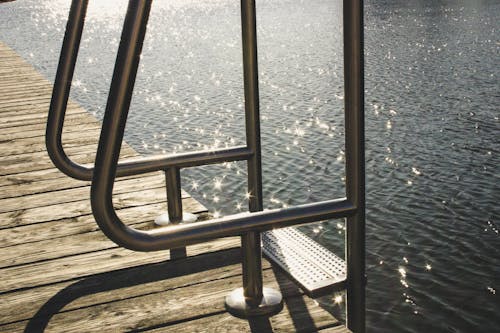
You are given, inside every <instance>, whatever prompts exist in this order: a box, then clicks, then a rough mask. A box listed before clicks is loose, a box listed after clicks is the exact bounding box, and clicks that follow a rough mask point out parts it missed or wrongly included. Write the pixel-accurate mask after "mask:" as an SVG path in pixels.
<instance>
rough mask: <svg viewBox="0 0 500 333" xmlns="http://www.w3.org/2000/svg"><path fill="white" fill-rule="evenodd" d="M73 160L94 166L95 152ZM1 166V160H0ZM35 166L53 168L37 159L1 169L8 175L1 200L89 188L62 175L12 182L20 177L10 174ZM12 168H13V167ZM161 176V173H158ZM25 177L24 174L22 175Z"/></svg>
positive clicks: (42, 160)
mask: <svg viewBox="0 0 500 333" xmlns="http://www.w3.org/2000/svg"><path fill="white" fill-rule="evenodd" d="M133 156H134V155H127V154H124V155H123V158H131V157H133ZM71 158H72V160H74V161H76V162H78V163H80V164H84V165H87V166H89V167H90V166H92V163H93V162H94V159H95V154H94V152H92V153H88V154H84V155H76V156H74V155H73V156H71ZM0 164H1V160H0ZM30 164H32V165H33V170H42V171H43V170H44V169H48V168H51V167H52V168H53V165H52V162H50V161H47V160H46V159H37V160H35V161H34V162H30V161H29V160H28V161H26V162H23V163H18V164H13V165H8V166H7V167H3V166H2V167H0V175H1V174H2V173H3V172H5V173H7V175H4V176H2V177H0V180H6V181H4V182H2V184H4V185H3V186H0V199H4V198H15V197H20V196H25V195H29V194H37V193H42V192H53V191H56V190H65V189H70V188H75V187H81V186H87V185H89V183H88V182H83V181H81V180H77V179H73V178H71V177H68V176H66V175H63V174H62V173H61V174H60V177H57V178H52V177H51V178H45V177H43V176H42V177H38V178H35V180H34V181H27V180H26V181H23V180H19V179H18V180H17V181H16V180H12V179H10V178H11V177H16V176H19V174H11V173H9V172H16V171H19V172H25V171H27V170H30V169H29V165H30ZM16 165H18V166H19V168H18V169H17V170H16V169H15V166H16ZM11 166H12V167H11ZM158 174H159V173H158ZM21 175H24V174H21ZM150 175H151V174H146V175H138V176H130V177H127V179H128V178H137V177H146V178H148V177H150ZM8 179H10V180H11V183H8V182H7V181H8ZM122 179H123V178H118V179H117V181H120V180H122Z"/></svg>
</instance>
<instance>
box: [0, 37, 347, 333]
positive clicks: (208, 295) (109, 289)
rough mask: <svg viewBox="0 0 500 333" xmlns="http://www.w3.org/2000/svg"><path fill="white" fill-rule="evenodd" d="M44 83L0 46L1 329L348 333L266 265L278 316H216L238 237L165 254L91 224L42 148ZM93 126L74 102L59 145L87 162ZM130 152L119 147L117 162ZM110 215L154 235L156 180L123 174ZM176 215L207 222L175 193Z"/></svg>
mask: <svg viewBox="0 0 500 333" xmlns="http://www.w3.org/2000/svg"><path fill="white" fill-rule="evenodd" d="M51 89H52V87H51V84H50V83H49V82H48V81H47V80H46V79H44V78H43V77H42V76H41V75H40V74H39V73H37V72H36V71H35V70H34V69H33V68H32V67H31V65H29V64H27V63H26V62H25V61H24V60H22V59H21V58H20V57H19V56H18V55H17V54H16V53H15V52H13V51H12V50H11V49H10V48H8V47H7V46H6V45H4V44H2V43H1V42H0V332H9V333H10V332H23V331H24V332H42V331H45V330H46V331H48V332H91V331H101V332H124V331H141V332H142V331H148V332H249V331H251V332H337V333H340V332H348V330H347V329H345V327H344V326H342V325H341V324H340V323H339V322H338V321H337V320H336V319H335V318H334V317H333V316H332V315H331V314H330V313H329V312H327V311H326V310H325V309H323V308H322V307H320V306H319V305H318V303H317V302H315V301H314V300H312V299H310V298H308V297H306V296H304V295H303V293H302V292H301V291H300V289H298V288H297V287H296V286H295V285H294V284H292V283H291V282H290V281H289V280H287V279H286V278H285V277H284V276H283V275H282V274H281V273H280V272H279V271H277V270H276V269H274V268H273V267H271V266H270V264H269V263H268V262H267V261H265V260H264V263H263V265H264V278H265V285H268V286H273V287H274V288H277V289H279V290H281V291H282V293H283V295H284V297H285V309H284V310H283V311H282V312H281V313H280V314H278V315H276V316H274V317H272V318H270V319H255V320H251V321H247V320H241V319H237V318H234V317H232V316H231V315H229V314H228V313H226V312H225V310H224V297H225V296H226V295H227V294H228V293H229V292H230V291H231V290H233V289H234V288H236V287H239V286H241V265H240V253H239V239H237V238H226V239H221V240H217V241H213V242H210V243H204V244H199V245H195V246H190V247H188V249H187V252H188V258H186V259H179V260H172V261H169V251H161V252H150V253H142V252H133V251H129V250H126V249H123V248H119V247H117V246H116V245H115V244H114V243H112V242H111V241H109V240H108V239H107V238H106V237H105V236H104V235H103V234H102V233H101V232H100V231H99V229H98V227H97V225H96V223H95V221H94V219H93V216H92V214H91V209H90V200H89V194H90V187H89V183H88V182H82V181H77V180H74V179H71V178H69V177H67V176H65V175H63V174H62V173H61V172H59V171H58V170H57V169H55V168H54V166H53V165H52V163H51V161H50V159H49V157H48V156H47V153H46V151H45V145H44V132H45V121H46V115H47V110H48V107H49V102H50V94H51ZM99 132H100V124H99V122H98V121H97V120H96V119H95V118H93V117H92V116H91V115H90V114H89V113H87V112H86V111H85V110H84V109H82V108H81V107H79V106H78V105H77V104H75V103H73V102H71V103H70V104H69V107H68V115H67V117H66V122H65V132H64V134H63V142H64V146H65V149H66V151H67V152H68V154H69V155H70V156H71V157H72V159H74V160H75V161H78V162H80V163H92V162H93V159H94V154H95V150H96V145H97V138H98V136H99ZM134 155H137V153H136V152H135V151H134V150H133V149H132V148H131V147H130V146H126V145H124V147H123V148H122V156H123V157H129V156H134ZM114 192H115V196H114V197H115V199H114V202H115V206H116V207H117V209H118V215H119V216H120V217H121V218H122V219H123V220H124V221H127V223H130V224H133V225H134V227H135V228H153V227H154V226H153V223H152V222H151V221H153V219H154V218H155V217H156V216H157V215H158V214H159V213H162V212H165V211H166V209H167V205H166V198H165V197H166V195H165V179H164V175H163V174H161V173H154V174H147V175H141V176H136V177H128V178H126V179H120V180H119V181H117V183H116V186H115V191H114ZM183 205H184V208H185V210H187V211H190V212H193V213H196V214H199V215H200V218H201V219H203V218H207V215H208V214H207V212H206V209H205V207H203V205H201V204H200V203H199V202H197V201H196V200H195V199H193V198H191V197H190V196H189V194H188V193H185V192H183Z"/></svg>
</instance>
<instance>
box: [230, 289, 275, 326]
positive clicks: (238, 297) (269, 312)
mask: <svg viewBox="0 0 500 333" xmlns="http://www.w3.org/2000/svg"><path fill="white" fill-rule="evenodd" d="M262 293H263V295H264V296H263V297H262V300H261V302H260V304H250V303H247V301H246V300H245V296H244V295H243V288H238V289H235V290H233V291H232V292H231V293H230V294H229V295H227V297H226V304H225V305H226V310H227V312H229V313H230V314H232V315H233V316H235V317H238V318H242V319H246V318H249V317H256V316H264V317H271V316H274V315H275V314H278V313H279V312H280V311H281V310H282V309H283V297H282V296H281V293H280V292H279V291H277V290H274V289H271V288H265V287H264V288H263V290H262Z"/></svg>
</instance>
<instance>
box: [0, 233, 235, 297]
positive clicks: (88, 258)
mask: <svg viewBox="0 0 500 333" xmlns="http://www.w3.org/2000/svg"><path fill="white" fill-rule="evenodd" d="M228 246H230V247H234V246H236V240H235V239H234V238H230V239H224V240H221V241H218V242H210V243H206V244H197V245H193V246H189V247H188V255H190V256H191V255H196V254H199V251H200V249H203V251H204V252H209V251H218V250H221V249H226V248H227V247H228ZM168 258H169V251H156V252H135V251H131V250H127V249H124V248H119V247H114V248H111V249H107V250H104V251H97V252H90V253H83V254H78V255H73V256H69V257H63V258H57V259H54V260H48V261H42V262H36V263H30V264H29V265H21V266H14V267H8V268H3V269H0V274H1V275H2V284H1V285H0V293H5V292H12V291H14V290H19V289H24V288H33V287H37V286H43V285H47V284H52V283H56V282H62V281H67V280H71V279H76V278H82V277H85V276H91V275H94V274H100V273H104V272H109V271H114V270H119V269H124V268H129V267H135V266H139V265H145V264H150V263H156V262H161V261H163V260H166V259H168Z"/></svg>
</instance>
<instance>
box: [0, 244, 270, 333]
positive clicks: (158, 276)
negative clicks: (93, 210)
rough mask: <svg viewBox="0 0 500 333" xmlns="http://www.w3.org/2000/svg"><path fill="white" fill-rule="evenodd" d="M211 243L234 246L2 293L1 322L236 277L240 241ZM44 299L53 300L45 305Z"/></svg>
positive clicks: (239, 270) (203, 248)
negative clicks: (178, 259) (175, 259)
mask: <svg viewBox="0 0 500 333" xmlns="http://www.w3.org/2000/svg"><path fill="white" fill-rule="evenodd" d="M213 243H215V244H218V245H217V246H218V247H226V248H232V249H231V250H224V251H218V252H211V253H205V252H207V248H208V247H207V246H206V245H208V243H206V244H200V246H198V248H191V247H190V252H191V253H195V252H196V251H197V252H198V254H197V255H196V254H193V256H192V257H188V258H187V259H185V260H182V261H176V262H175V263H174V262H169V261H160V262H159V263H153V264H144V265H140V266H137V267H131V268H126V269H121V270H116V271H108V272H104V273H101V274H99V275H93V276H89V277H86V278H83V277H81V278H77V279H75V280H69V281H64V282H58V283H55V284H49V285H44V286H41V287H38V288H33V289H28V290H20V291H15V292H11V293H7V294H3V295H1V296H0V297H1V299H2V302H0V313H2V316H0V324H6V323H9V322H16V321H21V320H26V319H29V318H32V317H33V316H35V314H36V313H37V312H41V314H44V315H46V314H49V313H50V312H51V311H57V312H59V311H60V310H62V309H63V308H64V311H69V310H75V309H79V308H83V307H89V306H93V305H96V304H105V303H109V302H113V301H117V300H123V299H130V298H132V297H137V296H141V295H147V294H152V293H158V292H162V291H165V290H169V289H173V288H182V287H184V286H186V285H189V284H193V283H202V282H208V281H213V280H215V279H221V278H225V277H230V276H237V275H239V274H240V273H241V266H240V265H239V264H238V262H239V258H238V252H239V249H237V248H234V247H237V245H238V243H237V239H231V240H230V242H226V241H224V242H222V241H216V242H213ZM211 248H213V247H211ZM200 253H205V254H200ZM167 257H168V256H167ZM167 257H165V260H166V259H167ZM264 264H265V263H264ZM137 286H140V287H139V288H138V287H137ZM46 303H48V304H50V303H52V304H54V303H55V304H54V306H47V305H46ZM0 330H1V329H0Z"/></svg>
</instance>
